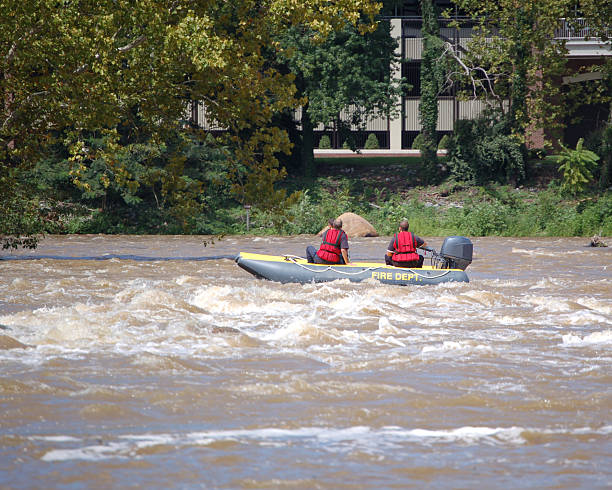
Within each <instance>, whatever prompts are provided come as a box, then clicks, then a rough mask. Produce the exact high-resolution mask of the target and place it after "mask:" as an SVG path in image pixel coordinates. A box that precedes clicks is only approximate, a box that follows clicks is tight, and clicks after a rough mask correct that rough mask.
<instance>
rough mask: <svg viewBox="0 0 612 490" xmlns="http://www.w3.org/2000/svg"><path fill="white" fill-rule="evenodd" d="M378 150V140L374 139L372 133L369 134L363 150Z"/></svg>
mask: <svg viewBox="0 0 612 490" xmlns="http://www.w3.org/2000/svg"><path fill="white" fill-rule="evenodd" d="M379 148H380V145H379V144H378V138H377V137H376V135H375V134H374V133H370V135H369V136H368V139H367V140H366V142H365V149H366V150H377V149H379Z"/></svg>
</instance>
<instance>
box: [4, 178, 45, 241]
mask: <svg viewBox="0 0 612 490" xmlns="http://www.w3.org/2000/svg"><path fill="white" fill-rule="evenodd" d="M17 177H18V175H17V172H15V171H12V172H0V209H2V212H0V245H1V247H0V248H1V249H3V250H5V249H8V248H14V249H16V248H19V247H23V248H36V245H37V244H38V239H39V235H40V234H42V233H43V232H44V229H45V228H44V223H43V221H42V219H41V216H40V213H39V210H38V207H39V202H38V200H37V199H36V198H35V197H34V196H32V194H31V192H29V190H28V189H27V187H25V186H24V185H22V184H21V183H20V182H19V180H18V178H17Z"/></svg>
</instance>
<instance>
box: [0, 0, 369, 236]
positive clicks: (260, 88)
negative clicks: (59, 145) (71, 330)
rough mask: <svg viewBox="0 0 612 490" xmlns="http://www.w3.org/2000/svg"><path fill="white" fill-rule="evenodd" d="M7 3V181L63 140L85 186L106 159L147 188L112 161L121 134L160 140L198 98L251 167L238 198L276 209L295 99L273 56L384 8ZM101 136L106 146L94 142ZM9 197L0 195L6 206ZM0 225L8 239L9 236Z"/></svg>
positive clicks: (173, 0)
mask: <svg viewBox="0 0 612 490" xmlns="http://www.w3.org/2000/svg"><path fill="white" fill-rule="evenodd" d="M0 8H1V9H2V16H1V18H0V97H1V99H0V163H1V167H0V174H1V175H3V176H7V175H8V174H9V170H10V169H15V168H20V169H27V168H28V166H30V165H31V164H32V163H33V162H34V161H35V160H36V158H37V155H40V154H41V153H43V152H44V151H45V148H47V147H48V145H49V144H50V143H52V142H54V141H56V140H60V141H62V142H64V144H66V146H67V147H68V148H69V149H70V152H71V154H72V161H73V176H74V178H75V181H76V182H80V177H81V175H82V174H83V172H85V171H87V168H86V167H87V162H89V161H93V160H95V159H97V158H99V157H100V156H101V153H105V154H106V155H107V162H108V164H109V167H110V173H109V175H111V176H112V178H114V179H118V180H117V181H118V182H119V183H122V184H128V183H130V184H131V185H140V184H139V182H137V181H135V180H134V179H133V178H132V177H131V176H130V175H129V173H126V171H125V169H124V168H122V167H121V163H120V162H119V161H118V160H117V159H115V158H113V154H114V152H117V151H118V150H119V147H120V146H121V143H122V141H121V140H120V138H119V136H120V135H119V131H118V127H120V126H121V125H124V127H127V128H129V132H130V136H132V137H142V138H148V139H149V140H150V141H151V142H152V143H157V144H161V143H162V142H163V139H164V136H165V135H166V134H168V132H172V131H175V130H176V129H177V128H180V124H179V121H180V120H181V119H183V118H184V116H185V114H186V112H187V109H188V105H189V103H190V102H191V101H196V102H198V103H201V104H203V105H204V106H205V108H206V112H207V115H208V116H209V117H210V118H211V119H212V120H214V121H216V122H217V123H218V124H219V125H221V126H223V127H225V128H227V130H228V132H227V134H228V141H229V142H230V143H232V144H233V145H235V148H236V151H235V153H234V161H235V164H236V165H239V164H242V165H246V166H247V168H248V169H250V172H249V173H248V176H247V178H246V179H245V180H243V181H237V182H236V186H235V190H236V192H237V193H238V195H240V196H242V197H241V198H242V199H244V200H248V201H251V202H253V201H262V202H264V203H266V202H267V203H272V204H273V203H274V202H278V201H280V200H282V198H283V197H284V196H283V195H282V193H278V192H277V191H274V192H271V193H270V192H269V191H270V189H271V187H270V182H272V184H273V181H274V180H275V179H276V180H277V179H279V178H282V176H283V170H282V169H280V168H279V165H278V160H277V159H276V156H275V154H276V153H277V152H278V151H285V152H286V151H289V148H290V142H289V140H288V138H287V137H286V135H285V134H284V133H283V132H282V131H281V130H279V129H278V128H274V127H273V126H272V125H271V123H270V121H271V119H272V115H273V114H274V113H276V112H279V111H282V110H284V109H287V108H294V107H296V106H297V104H298V100H297V99H296V98H295V86H294V84H293V81H294V77H293V75H291V74H287V73H285V74H283V73H280V72H279V71H278V70H276V69H275V68H274V67H272V66H270V64H269V63H268V60H267V58H266V57H264V55H263V52H264V50H268V49H272V50H277V49H279V45H278V43H277V42H276V39H278V38H279V37H280V36H281V35H282V33H283V32H285V31H286V30H287V29H288V28H290V27H291V26H295V25H301V26H306V27H307V28H308V29H309V30H310V31H311V32H312V36H313V37H314V38H317V39H324V38H325V36H327V35H329V34H330V33H331V32H333V30H334V29H339V28H344V27H345V25H346V23H347V22H348V23H349V24H352V25H356V24H357V23H358V22H360V20H361V19H362V18H366V19H372V18H373V15H374V14H375V13H376V12H377V11H378V6H377V4H375V3H374V2H372V1H362V0H336V1H334V2H329V1H327V0H303V1H300V2H289V1H287V0H269V1H268V2H266V5H265V8H264V6H263V5H262V4H261V2H259V1H256V0H236V1H233V2H222V1H215V0H204V1H202V2H192V1H190V0H142V1H139V2H136V3H135V2H131V1H128V0H96V1H93V0H77V1H73V2H67V1H61V2H57V1H54V0H23V1H19V2H17V1H15V0H6V1H1V2H0ZM364 25H365V24H364ZM92 132H98V133H99V134H104V136H105V137H106V138H107V141H108V144H107V145H105V146H104V148H99V149H97V150H94V149H92V148H90V147H88V146H87V145H85V144H84V141H85V139H86V138H87V137H88V136H89V135H90V134H91V133H92ZM139 135H142V136H139ZM6 182H8V180H7V179H3V180H2V181H0V183H6ZM2 185H6V184H2ZM9 195H11V194H10V193H8V192H6V188H4V189H0V196H1V197H0V200H6V199H9V197H7V196H9ZM0 204H6V201H3V202H2V203H0ZM0 225H1V227H0V235H4V236H6V235H7V233H10V231H8V230H9V229H8V228H6V227H5V226H4V223H3V222H2V221H0Z"/></svg>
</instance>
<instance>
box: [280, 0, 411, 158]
mask: <svg viewBox="0 0 612 490" xmlns="http://www.w3.org/2000/svg"><path fill="white" fill-rule="evenodd" d="M298 3H299V2H298ZM379 5H380V4H379ZM280 43H281V46H282V47H283V52H281V53H280V55H279V57H278V61H279V62H280V63H281V64H283V65H284V66H286V67H287V69H288V70H289V71H290V72H291V73H292V74H293V75H295V77H296V81H295V84H296V87H297V89H298V94H297V95H298V96H303V97H304V98H305V100H307V103H306V104H305V105H304V106H303V112H302V131H303V132H304V134H303V137H302V142H303V144H304V145H305V146H306V145H307V144H308V143H309V142H311V141H313V140H312V137H311V136H310V135H308V134H306V133H307V132H312V131H313V128H314V127H316V126H317V125H318V124H319V123H322V124H323V125H325V126H328V127H329V126H332V125H333V126H334V127H335V128H336V129H337V130H339V131H340V133H341V138H342V136H343V135H342V132H343V131H344V130H345V129H346V127H348V128H350V126H351V125H352V126H356V127H359V128H363V127H364V125H365V121H366V120H367V119H368V118H369V117H378V116H381V115H390V114H397V112H398V107H397V104H396V103H395V100H396V98H397V97H398V96H399V95H400V94H401V92H402V90H403V81H398V80H395V79H392V78H391V73H392V72H393V68H394V67H395V66H396V65H397V63H398V62H399V57H398V56H397V55H396V53H395V49H396V46H397V41H396V40H395V39H394V38H392V37H391V35H390V24H389V22H388V21H387V20H380V21H379V22H378V25H377V28H376V29H375V30H368V31H367V32H364V29H363V25H357V26H352V25H349V24H347V25H346V26H345V27H344V28H343V29H341V30H338V31H336V32H333V33H330V35H329V36H328V37H327V39H326V40H325V41H324V42H320V40H317V39H315V38H314V36H313V33H312V31H311V30H309V29H305V28H304V27H303V26H300V27H296V28H293V29H290V30H289V31H288V32H287V33H286V34H285V35H283V36H282V37H281V38H280ZM340 114H343V117H342V118H341V117H340ZM352 143H353V142H349V145H350V147H351V148H352V149H355V148H354V147H353V146H352ZM310 144H311V146H312V145H313V143H310ZM307 153H310V155H307ZM311 157H312V148H310V149H308V148H304V149H303V153H302V158H303V159H310V158H311Z"/></svg>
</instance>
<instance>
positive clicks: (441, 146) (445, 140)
mask: <svg viewBox="0 0 612 490" xmlns="http://www.w3.org/2000/svg"><path fill="white" fill-rule="evenodd" d="M449 144H450V136H449V135H448V134H445V135H444V136H442V139H441V140H440V142H439V143H438V150H447V149H448V145H449Z"/></svg>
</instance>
